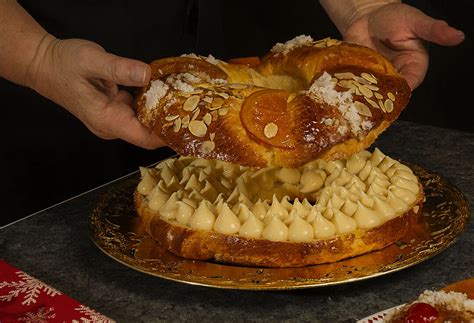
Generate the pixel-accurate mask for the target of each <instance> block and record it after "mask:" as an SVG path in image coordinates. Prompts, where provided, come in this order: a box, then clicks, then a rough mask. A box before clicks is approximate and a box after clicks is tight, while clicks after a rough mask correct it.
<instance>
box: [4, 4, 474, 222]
mask: <svg viewBox="0 0 474 323" xmlns="http://www.w3.org/2000/svg"><path fill="white" fill-rule="evenodd" d="M405 2H406V3H408V4H411V5H413V6H415V7H417V8H419V9H421V10H423V11H424V12H426V13H427V14H429V15H431V16H433V17H435V18H439V19H444V20H446V21H448V22H449V23H450V25H452V26H454V27H456V28H459V29H461V30H463V31H464V32H465V34H466V40H465V41H464V43H463V44H461V45H460V46H457V47H452V48H447V47H440V46H436V45H433V44H429V45H428V46H427V48H428V51H429V54H430V69H429V71H428V74H427V76H426V79H425V81H424V83H423V84H422V85H421V86H420V87H419V88H417V89H416V90H415V91H414V93H413V96H412V99H411V101H410V103H409V105H408V107H407V109H406V110H405V111H404V112H403V113H402V115H401V117H400V119H403V120H409V121H415V122H418V123H423V124H430V125H435V126H440V127H445V128H452V129H458V130H462V131H468V132H474V126H473V123H472V121H471V118H470V116H471V115H472V113H471V111H470V110H471V109H473V108H474V105H473V103H472V102H473V100H472V91H474V87H473V85H472V82H471V81H470V76H472V75H474V74H473V73H472V72H473V63H472V57H473V45H472V41H473V38H472V36H473V35H472V32H473V23H472V14H473V12H474V10H473V9H474V5H473V3H474V2H473V1H471V0H457V1H451V2H449V1H445V0H443V1H441V0H438V1H434V0H432V1H405ZM20 3H21V4H22V5H23V6H24V7H25V8H26V9H27V10H28V11H29V12H30V13H31V14H32V15H33V17H35V18H36V19H37V20H38V21H39V22H40V24H41V25H42V26H44V27H45V28H46V29H47V30H48V31H49V32H50V33H52V34H53V35H55V36H57V37H60V38H69V37H77V38H84V39H89V40H92V41H96V42H98V43H99V44H100V45H102V46H103V47H104V48H105V49H106V50H107V51H110V52H112V53H114V54H117V55H121V56H125V57H131V58H135V59H140V60H143V61H145V62H150V61H152V60H154V59H157V58H160V57H167V56H173V55H180V54H183V53H191V52H193V53H196V54H202V55H208V54H212V55H214V56H215V57H217V58H222V59H228V58H232V57H241V56H256V55H258V56H261V55H262V54H264V53H266V52H267V51H268V50H269V49H270V48H271V47H272V46H273V45H274V44H275V43H276V42H284V41H286V40H288V39H291V38H293V37H295V36H297V35H300V34H307V35H311V36H312V37H313V38H314V39H319V38H324V37H327V36H331V37H334V38H340V35H339V33H338V32H337V30H336V29H335V27H334V26H333V24H332V23H331V21H330V20H329V18H328V17H327V16H326V14H325V13H324V11H323V10H322V8H321V7H320V6H319V4H318V2H317V1H316V0H304V1H258V2H257V1H248V0H245V1H243V0H241V1H232V2H231V1H216V0H214V1H213V0H207V1H204V0H203V1H199V0H197V1H193V0H189V1H168V2H167V3H166V5H165V2H164V1H153V2H152V1H124V0H122V1H111V0H105V1H101V2H100V3H98V4H97V3H95V1H85V0H83V1H56V0H51V1H20ZM0 95H1V98H2V100H1V102H2V103H0V107H1V108H2V109H1V111H2V127H1V129H2V133H1V134H2V137H1V138H2V139H1V140H2V142H1V143H2V149H1V157H0V172H1V173H0V176H1V177H0V178H1V185H0V187H1V189H0V196H1V198H2V200H1V202H2V203H1V205H2V212H1V215H0V226H1V225H2V224H6V223H8V222H10V221H12V220H14V219H18V218H21V217H23V216H26V215H28V214H31V213H32V212H35V211H38V210H40V209H43V208H45V207H48V206H50V205H53V204H55V203H58V202H60V201H62V200H64V199H67V198H70V197H73V196H75V195H77V194H80V193H82V192H84V191H86V190H89V189H92V188H94V187H96V186H98V185H101V184H104V183H106V182H108V181H110V180H113V179H115V178H117V177H120V176H123V175H125V174H127V173H130V172H132V171H135V170H136V169H137V168H138V166H141V165H149V164H151V163H153V162H156V161H158V160H160V159H162V158H164V157H166V156H169V155H172V154H173V152H172V151H171V150H169V149H168V148H161V149H158V150H155V151H147V150H143V149H140V148H137V147H134V146H132V145H130V144H127V143H124V142H122V141H119V140H115V141H106V140H102V139H99V138H97V137H95V136H94V135H92V134H91V133H90V132H89V131H88V130H87V128H86V127H85V126H83V125H82V124H81V123H80V122H79V121H78V120H77V119H75V118H74V117H73V116H72V115H71V114H69V113H68V112H67V111H66V110H64V109H62V108H60V107H58V106H57V105H55V104H54V103H52V102H50V101H48V100H47V99H45V98H42V97H41V96H39V95H37V94H36V93H34V92H33V91H32V90H29V89H26V88H23V87H20V86H17V85H15V84H12V83H9V82H8V81H6V80H3V79H0ZM425 141H426V144H427V145H430V138H425ZM433 153H436V152H433Z"/></svg>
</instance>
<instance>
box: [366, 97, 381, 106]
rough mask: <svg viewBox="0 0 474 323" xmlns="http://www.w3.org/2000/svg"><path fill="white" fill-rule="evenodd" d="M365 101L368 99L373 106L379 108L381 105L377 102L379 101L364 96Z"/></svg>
mask: <svg viewBox="0 0 474 323" xmlns="http://www.w3.org/2000/svg"><path fill="white" fill-rule="evenodd" d="M364 99H365V101H367V102H368V103H369V104H370V105H371V106H372V107H374V108H375V109H379V108H380V107H379V105H378V104H377V102H375V101H373V100H371V99H368V98H364Z"/></svg>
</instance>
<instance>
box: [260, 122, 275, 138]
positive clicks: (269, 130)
mask: <svg viewBox="0 0 474 323" xmlns="http://www.w3.org/2000/svg"><path fill="white" fill-rule="evenodd" d="M277 133H278V126H277V125H276V124H275V123H273V122H270V123H267V124H266V125H265V128H264V129H263V134H264V135H265V137H267V138H268V139H270V138H273V137H275V136H276V135H277Z"/></svg>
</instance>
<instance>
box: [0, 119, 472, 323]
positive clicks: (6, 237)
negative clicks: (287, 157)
mask: <svg viewBox="0 0 474 323" xmlns="http://www.w3.org/2000/svg"><path fill="white" fill-rule="evenodd" d="M375 146H377V147H379V148H380V149H381V150H382V151H383V152H384V153H386V154H387V155H389V156H391V157H392V158H396V159H402V160H404V161H407V162H410V163H414V164H418V165H420V166H422V167H424V168H425V169H427V170H430V171H432V172H435V173H437V174H439V175H441V176H442V177H444V178H445V179H447V180H448V181H449V182H450V183H451V184H454V185H455V186H457V187H458V188H459V189H460V190H461V191H463V193H464V194H465V195H466V197H467V199H468V200H469V203H470V205H472V203H473V201H474V185H473V184H474V134H469V133H463V132H458V131H453V130H447V129H441V128H436V127H430V126H424V125H419V124H414V123H408V122H402V121H397V122H396V123H395V124H394V125H393V126H392V127H390V128H389V130H387V131H386V132H385V133H383V134H382V135H381V136H380V137H379V139H377V142H376V144H375ZM113 185H114V184H113V183H111V184H108V185H106V186H105V187H101V188H99V189H96V190H93V191H91V192H88V193H85V194H83V195H81V196H78V197H76V198H74V199H71V200H68V201H66V202H64V203H62V204H59V205H56V206H54V207H51V208H49V209H46V210H44V211H42V212H39V213H37V214H34V215H33V216H30V217H28V218H26V219H24V220H22V221H19V222H17V223H14V224H12V225H9V226H6V227H4V228H2V229H1V230H0V258H2V259H4V260H5V261H7V262H8V263H10V264H11V265H13V266H16V267H18V268H19V269H21V270H23V271H25V272H26V273H28V274H30V275H32V276H34V277H36V278H38V279H40V280H42V281H44V282H46V283H47V284H49V285H51V286H52V287H55V288H56V289H59V290H61V291H63V292H64V293H66V294H67V295H69V296H71V297H73V298H75V299H77V300H78V301H79V302H81V303H84V304H85V305H88V306H89V307H91V308H94V309H96V310H97V311H99V312H101V313H103V314H105V315H107V316H109V317H111V318H113V319H115V320H117V321H119V322H153V321H163V320H166V321H168V320H172V321H184V320H191V321H216V320H232V321H234V320H235V321H249V320H250V321H298V322H299V321H311V322H351V321H355V320H357V319H360V318H363V317H366V316H368V315H370V314H373V313H376V312H378V311H381V310H384V309H387V308H390V307H393V306H395V305H399V304H402V303H405V302H407V301H409V300H411V299H413V298H415V297H416V296H417V295H418V294H419V293H420V292H422V291H423V290H425V289H436V288H441V287H443V286H445V285H447V284H449V283H452V282H454V281H457V280H461V279H465V278H468V277H474V256H473V255H474V224H473V223H472V221H471V222H470V224H469V226H468V229H467V231H466V232H464V233H463V234H462V235H461V237H460V239H459V240H458V241H457V242H456V243H455V244H454V245H453V246H451V247H450V248H448V249H447V250H446V251H444V252H442V253H441V254H439V255H437V256H435V257H434V258H432V259H430V260H427V261H425V262H423V263H421V264H418V265H416V266H413V267H410V268H407V269H405V270H402V271H399V272H396V273H392V274H389V275H384V276H381V277H377V278H373V279H369V280H364V281H360V282H355V283H350V284H345V285H337V286H333V287H323V288H313V289H304V290H294V291H271V292H263V291H259V292H251V291H240V290H221V289H214V288H209V287H198V286H191V285H186V284H181V283H176V282H171V281H167V280H163V279H160V278H157V277H153V276H149V275H146V274H143V273H140V272H137V271H135V270H133V269H130V268H128V267H126V266H124V265H122V264H120V263H118V262H116V261H114V260H113V259H111V258H110V257H108V256H106V255H105V254H103V253H102V252H101V251H100V250H98V249H97V248H96V247H95V245H94V244H93V243H92V241H91V240H90V238H89V230H88V216H89V213H90V211H91V210H92V209H93V208H94V206H95V204H96V203H97V201H98V199H99V198H100V196H101V194H102V193H104V192H105V191H107V190H109V189H111V188H112V187H113ZM38 189H40V188H38ZM471 216H472V208H471Z"/></svg>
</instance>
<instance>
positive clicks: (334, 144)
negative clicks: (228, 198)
mask: <svg viewBox="0 0 474 323" xmlns="http://www.w3.org/2000/svg"><path fill="white" fill-rule="evenodd" d="M151 67H152V78H151V79H152V80H151V82H150V84H149V85H148V86H147V87H145V88H143V89H142V91H141V93H140V94H139V95H138V96H137V99H136V110H137V114H138V117H139V120H140V121H141V122H142V123H143V124H144V125H146V126H147V127H149V128H150V129H152V130H153V131H154V132H155V133H156V134H158V135H159V136H160V137H161V138H162V139H163V140H164V141H165V142H166V144H167V145H169V146H170V147H171V148H172V149H174V150H175V151H176V152H177V153H178V154H180V155H183V156H195V157H202V158H205V159H217V160H223V161H228V162H231V163H234V164H239V165H244V166H251V167H265V166H271V165H273V166H285V167H299V166H301V165H304V164H305V163H307V162H309V161H311V160H314V159H325V160H334V159H339V158H343V157H346V156H350V155H352V154H354V153H356V152H358V151H360V150H362V149H364V148H366V147H368V146H370V144H372V143H373V142H374V141H375V139H376V138H377V136H378V135H379V134H380V133H381V132H382V131H383V130H385V129H386V128H387V127H388V126H389V125H390V124H391V123H392V122H393V121H394V120H395V119H396V118H397V117H398V116H399V114H400V112H401V111H402V110H403V109H404V107H405V106H406V105H407V103H408V100H409V97H410V94H411V92H410V88H409V86H408V84H407V82H406V81H405V80H404V79H403V78H402V77H401V76H400V75H398V73H397V72H396V70H395V69H394V67H393V66H392V65H391V64H390V62H389V61H388V60H387V59H385V58H384V57H383V56H381V55H380V54H379V53H377V52H376V51H374V50H372V49H369V48H366V47H362V46H358V45H353V44H348V43H344V42H341V41H338V40H334V39H323V40H320V41H313V40H312V39H311V38H310V37H308V36H298V37H296V38H295V39H293V40H291V41H288V42H286V43H285V44H277V45H275V47H274V48H273V49H272V50H271V52H270V53H269V54H267V55H266V56H265V57H263V59H261V60H260V59H258V58H246V59H236V60H231V61H230V62H224V61H221V60H217V59H215V58H213V57H212V56H209V57H200V56H196V55H194V54H191V55H185V56H182V57H172V58H165V59H159V60H157V61H154V62H152V64H151Z"/></svg>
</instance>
